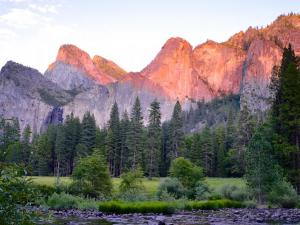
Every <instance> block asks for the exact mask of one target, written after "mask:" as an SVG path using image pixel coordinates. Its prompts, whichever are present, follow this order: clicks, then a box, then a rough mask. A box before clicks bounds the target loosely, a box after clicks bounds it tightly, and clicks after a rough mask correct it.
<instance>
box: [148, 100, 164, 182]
mask: <svg viewBox="0 0 300 225" xmlns="http://www.w3.org/2000/svg"><path fill="white" fill-rule="evenodd" d="M148 124H149V125H148V132H147V152H146V154H145V155H146V159H145V160H146V164H145V165H146V173H147V174H148V176H149V177H150V178H152V177H153V176H158V174H159V160H158V159H159V157H160V151H161V113H160V104H159V102H158V101H157V100H154V101H153V102H152V103H151V105H150V110H149V123H148Z"/></svg>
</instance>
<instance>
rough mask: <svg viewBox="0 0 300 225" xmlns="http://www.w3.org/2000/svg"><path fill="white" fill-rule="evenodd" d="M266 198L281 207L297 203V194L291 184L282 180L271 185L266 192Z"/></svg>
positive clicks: (292, 206) (289, 206)
mask: <svg viewBox="0 0 300 225" xmlns="http://www.w3.org/2000/svg"><path fill="white" fill-rule="evenodd" d="M268 200H269V202H270V203H272V204H274V205H278V206H280V207H283V208H294V207H295V206H296V204H297V201H298V196H297V193H296V191H295V189H294V188H293V186H292V185H291V184H290V183H289V182H286V181H285V180H282V181H278V182H277V183H275V184H274V185H273V186H272V188H271V191H270V193H269V194H268Z"/></svg>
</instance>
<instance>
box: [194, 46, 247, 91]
mask: <svg viewBox="0 0 300 225" xmlns="http://www.w3.org/2000/svg"><path fill="white" fill-rule="evenodd" d="M245 58H246V54H245V52H244V51H243V50H241V49H238V48H234V47H231V46H228V45H225V44H219V43H216V42H214V41H207V42H206V43H204V44H202V45H199V46H197V47H196V48H195V49H194V51H193V68H194V69H195V71H197V74H198V75H199V76H200V77H201V79H202V80H204V81H205V82H206V83H207V85H208V86H209V88H210V89H211V90H212V91H213V93H214V94H215V96H217V95H220V94H229V93H239V91H240V83H241V80H242V76H241V74H242V70H243V63H244V60H245Z"/></svg>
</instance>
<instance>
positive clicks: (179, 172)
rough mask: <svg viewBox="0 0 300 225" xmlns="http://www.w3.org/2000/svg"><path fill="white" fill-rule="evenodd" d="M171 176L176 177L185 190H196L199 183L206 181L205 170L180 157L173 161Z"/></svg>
mask: <svg viewBox="0 0 300 225" xmlns="http://www.w3.org/2000/svg"><path fill="white" fill-rule="evenodd" d="M170 175H171V176H172V177H176V178H177V179H178V180H179V181H180V182H181V183H182V185H183V186H184V187H185V188H188V189H189V188H194V187H195V186H196V184H197V182H198V181H201V180H203V179H204V175H203V170H202V168H200V167H197V166H195V165H193V164H192V163H191V162H190V161H189V160H187V159H184V158H183V157H179V158H177V159H175V160H173V161H172V163H171V167H170Z"/></svg>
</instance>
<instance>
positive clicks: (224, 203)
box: [98, 199, 245, 214]
mask: <svg viewBox="0 0 300 225" xmlns="http://www.w3.org/2000/svg"><path fill="white" fill-rule="evenodd" d="M243 207H245V205H244V204H243V203H241V202H236V201H232V200H228V199H220V200H208V201H173V202H164V201H159V202H158V201H148V202H120V201H109V202H100V203H99V208H98V209H99V211H101V212H104V213H116V214H127V213H163V214H171V213H174V212H176V211H179V210H183V209H184V210H189V211H191V210H200V209H201V210H216V209H221V208H243Z"/></svg>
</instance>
